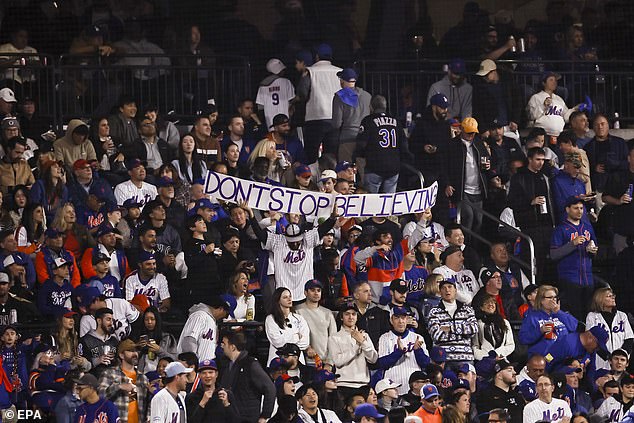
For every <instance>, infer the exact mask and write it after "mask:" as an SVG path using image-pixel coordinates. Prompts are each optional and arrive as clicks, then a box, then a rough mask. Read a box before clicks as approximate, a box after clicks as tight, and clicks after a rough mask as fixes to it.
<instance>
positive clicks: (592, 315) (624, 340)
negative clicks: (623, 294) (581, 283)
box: [586, 287, 634, 370]
mask: <svg viewBox="0 0 634 423" xmlns="http://www.w3.org/2000/svg"><path fill="white" fill-rule="evenodd" d="M594 326H601V327H603V328H604V329H606V331H607V332H608V335H609V338H608V342H607V343H606V345H607V348H608V351H609V352H614V351H616V350H617V349H622V350H624V351H625V352H626V353H627V354H631V353H632V347H633V346H634V332H632V326H631V325H630V321H629V319H628V317H627V315H626V314H625V313H624V312H623V311H621V310H618V309H617V308H616V295H615V294H614V292H613V291H612V289H610V288H608V287H602V288H597V289H596V290H595V291H594V294H593V295H592V302H591V303H590V312H589V313H588V315H587V316H586V327H587V328H593V327H594ZM595 367H596V369H597V370H599V369H608V368H609V367H610V366H609V363H608V362H607V361H606V360H604V359H603V358H601V357H599V356H597V357H596V360H595Z"/></svg>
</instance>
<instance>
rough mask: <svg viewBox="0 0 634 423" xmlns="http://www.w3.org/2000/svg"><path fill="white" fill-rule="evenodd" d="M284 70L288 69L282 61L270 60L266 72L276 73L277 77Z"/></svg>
mask: <svg viewBox="0 0 634 423" xmlns="http://www.w3.org/2000/svg"><path fill="white" fill-rule="evenodd" d="M284 69H286V66H284V63H282V61H281V60H280V59H270V60H269V61H268V62H266V70H267V71H269V72H271V73H274V74H275V75H277V74H279V73H280V72H282V71H283V70H284Z"/></svg>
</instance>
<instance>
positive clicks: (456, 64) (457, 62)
mask: <svg viewBox="0 0 634 423" xmlns="http://www.w3.org/2000/svg"><path fill="white" fill-rule="evenodd" d="M449 70H450V71H451V73H455V74H456V75H464V74H465V73H466V72H467V69H466V66H465V63H464V60H462V59H459V58H456V59H453V60H452V61H451V62H449Z"/></svg>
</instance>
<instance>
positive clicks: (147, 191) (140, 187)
mask: <svg viewBox="0 0 634 423" xmlns="http://www.w3.org/2000/svg"><path fill="white" fill-rule="evenodd" d="M126 167H127V168H128V175H130V180H129V181H126V182H122V183H120V184H119V185H117V186H116V187H115V189H114V196H115V199H116V200H117V204H118V205H122V204H123V203H124V202H125V201H126V200H128V199H130V198H134V199H135V201H136V202H137V203H139V204H140V206H141V207H140V209H141V211H143V207H144V206H145V205H146V204H147V203H148V202H150V201H152V200H154V199H155V198H156V196H157V195H158V191H157V190H156V187H155V186H154V185H152V184H149V183H147V182H145V177H146V172H145V165H144V164H143V163H142V162H141V160H139V159H132V160H130V161H128V162H127V163H126Z"/></svg>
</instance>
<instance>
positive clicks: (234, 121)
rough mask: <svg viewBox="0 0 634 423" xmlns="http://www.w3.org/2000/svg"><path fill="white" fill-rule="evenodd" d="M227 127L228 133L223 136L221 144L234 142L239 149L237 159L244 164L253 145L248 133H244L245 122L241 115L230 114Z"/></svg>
mask: <svg viewBox="0 0 634 423" xmlns="http://www.w3.org/2000/svg"><path fill="white" fill-rule="evenodd" d="M227 128H228V129H229V133H228V134H226V135H225V137H224V138H223V140H222V145H225V144H226V143H228V142H233V143H234V144H236V145H237V146H238V147H239V150H240V158H239V160H238V161H239V162H240V163H243V164H245V163H246V162H247V159H248V158H249V155H250V154H251V152H252V151H253V148H254V147H255V142H254V141H253V139H252V138H251V137H250V134H245V122H244V120H243V118H242V116H240V115H233V116H231V117H230V118H229V123H228V125H227Z"/></svg>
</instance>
